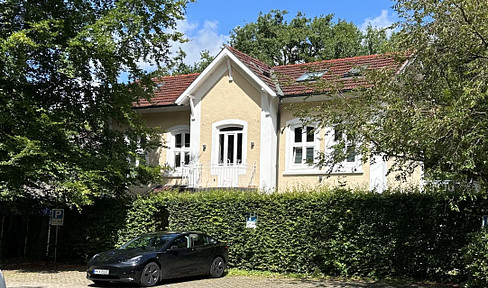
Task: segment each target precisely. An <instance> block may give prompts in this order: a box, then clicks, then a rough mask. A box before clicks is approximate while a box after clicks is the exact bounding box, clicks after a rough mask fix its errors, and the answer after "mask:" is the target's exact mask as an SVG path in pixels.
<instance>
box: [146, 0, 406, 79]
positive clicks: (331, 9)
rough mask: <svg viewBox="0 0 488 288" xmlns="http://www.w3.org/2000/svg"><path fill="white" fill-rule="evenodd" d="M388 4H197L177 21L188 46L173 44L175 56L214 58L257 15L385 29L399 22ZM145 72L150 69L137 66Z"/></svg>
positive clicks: (333, 0) (213, 0)
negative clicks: (276, 13)
mask: <svg viewBox="0 0 488 288" xmlns="http://www.w3.org/2000/svg"><path fill="white" fill-rule="evenodd" d="M393 4H394V2H393V1H391V0H243V1H236V0H226V1H224V0H197V1H196V2H191V3H189V4H188V6H187V10H186V12H187V13H186V19H185V20H182V21H178V24H177V31H180V32H183V33H185V34H186V37H187V38H188V39H189V42H187V43H183V44H179V43H173V46H172V49H171V51H172V52H173V53H174V52H176V51H177V50H178V48H179V47H181V48H182V49H183V51H185V53H186V54H187V57H186V58H185V63H187V64H193V63H195V62H197V61H199V60H200V52H201V51H202V50H204V49H205V50H208V51H210V55H212V56H215V55H217V54H218V52H219V51H220V50H221V48H222V45H223V44H225V43H227V42H228V40H229V35H230V31H232V29H234V28H235V27H236V26H243V25H245V24H246V23H250V22H255V21H256V19H257V17H258V15H259V12H263V13H264V14H265V13H268V12H270V11H271V10H276V9H279V10H286V11H288V12H289V14H288V15H287V16H288V17H287V18H285V19H286V20H288V21H289V20H291V19H292V18H294V17H295V16H296V14H297V12H299V11H300V12H302V13H304V14H305V16H306V17H308V18H313V17H316V16H317V17H319V16H321V15H326V14H334V15H335V17H334V20H335V21H337V20H339V19H343V20H346V21H348V22H353V23H354V24H356V25H357V26H359V27H360V28H361V29H365V28H366V27H367V25H368V23H371V25H372V26H374V27H379V28H382V27H388V26H390V25H391V24H393V23H394V22H395V21H397V20H398V18H397V16H396V14H395V12H394V10H393V9H392V8H391V7H392V6H393ZM140 64H141V65H142V66H143V67H144V68H145V69H146V70H148V71H151V70H153V68H151V67H149V66H148V65H147V64H145V63H140Z"/></svg>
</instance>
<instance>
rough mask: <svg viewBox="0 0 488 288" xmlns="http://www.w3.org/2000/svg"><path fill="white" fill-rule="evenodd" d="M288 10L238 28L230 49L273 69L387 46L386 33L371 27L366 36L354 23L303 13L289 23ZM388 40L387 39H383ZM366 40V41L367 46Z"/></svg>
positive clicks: (380, 50)
mask: <svg viewBox="0 0 488 288" xmlns="http://www.w3.org/2000/svg"><path fill="white" fill-rule="evenodd" d="M287 14H288V12H287V11H285V10H272V11H271V12H269V13H267V14H263V13H262V12H261V13H259V16H258V19H257V20H256V22H251V23H248V24H246V25H244V26H237V27H236V28H235V29H234V30H233V31H232V32H231V34H230V45H231V46H233V47H234V48H236V49H238V50H240V51H242V52H244V53H246V54H248V55H250V56H252V57H255V58H257V59H260V60H261V61H263V62H265V63H268V64H269V65H287V64H295V63H303V62H313V61H319V60H328V59H336V58H344V57H351V56H358V55H364V54H376V53H382V52H384V51H385V50H384V49H383V47H384V46H385V45H386V43H385V41H386V42H387V40H388V39H387V37H386V33H385V32H384V31H383V30H379V29H374V28H371V27H369V28H368V30H367V31H366V34H365V35H363V33H362V32H361V31H360V29H359V28H358V27H357V26H356V25H354V24H353V23H350V22H347V21H345V20H339V21H337V22H334V21H333V18H334V15H333V14H327V15H322V16H320V17H315V18H313V19H311V18H307V17H305V15H303V14H302V13H301V12H298V13H297V15H296V16H295V17H294V18H293V19H291V21H289V22H287V21H286V20H285V16H286V15H287ZM383 36H384V37H383ZM363 39H364V40H366V41H364V43H363Z"/></svg>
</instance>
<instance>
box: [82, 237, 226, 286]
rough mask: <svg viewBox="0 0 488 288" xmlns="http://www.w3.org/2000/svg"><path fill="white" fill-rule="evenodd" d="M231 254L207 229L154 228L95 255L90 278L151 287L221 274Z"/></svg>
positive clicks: (88, 271) (88, 274)
mask: <svg viewBox="0 0 488 288" xmlns="http://www.w3.org/2000/svg"><path fill="white" fill-rule="evenodd" d="M228 257H229V253H228V247H227V246H226V245H225V244H223V243H220V242H218V241H217V240H215V239H214V238H212V237H210V236H208V235H206V234H204V233H200V232H154V233H148V234H143V235H140V236H139V237H136V238H134V239H132V240H131V241H129V242H127V243H126V244H124V245H122V246H121V247H120V248H118V249H114V250H110V251H106V252H102V253H99V254H96V255H95V256H93V257H92V259H91V260H90V261H89V262H88V270H87V278H88V279H90V280H92V281H93V282H94V283H95V284H103V283H106V282H134V283H138V284H139V285H141V286H146V287H149V286H154V285H156V284H157V283H158V282H159V281H160V280H161V279H169V278H177V277H186V276H194V275H210V276H211V277H221V276H222V275H223V273H224V269H225V267H226V265H227V262H228Z"/></svg>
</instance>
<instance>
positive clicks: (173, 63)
mask: <svg viewBox="0 0 488 288" xmlns="http://www.w3.org/2000/svg"><path fill="white" fill-rule="evenodd" d="M185 58H186V53H185V51H183V49H181V48H180V49H179V50H178V52H176V56H175V57H173V59H171V60H170V62H169V64H168V65H167V67H164V68H163V69H159V70H156V71H154V72H152V73H151V76H152V77H158V76H168V75H184V74H192V73H201V72H202V71H203V70H205V68H207V66H208V65H210V63H212V61H213V59H214V58H215V57H214V56H211V55H210V52H209V51H208V50H203V51H202V52H200V61H198V62H195V63H193V64H186V63H185Z"/></svg>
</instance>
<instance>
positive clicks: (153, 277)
mask: <svg viewBox="0 0 488 288" xmlns="http://www.w3.org/2000/svg"><path fill="white" fill-rule="evenodd" d="M160 274H161V271H160V270H159V266H158V264H156V263H154V262H150V263H148V264H146V266H144V269H142V273H141V279H140V281H139V283H140V284H141V286H144V287H151V286H154V285H156V283H158V281H159V276H160Z"/></svg>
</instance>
